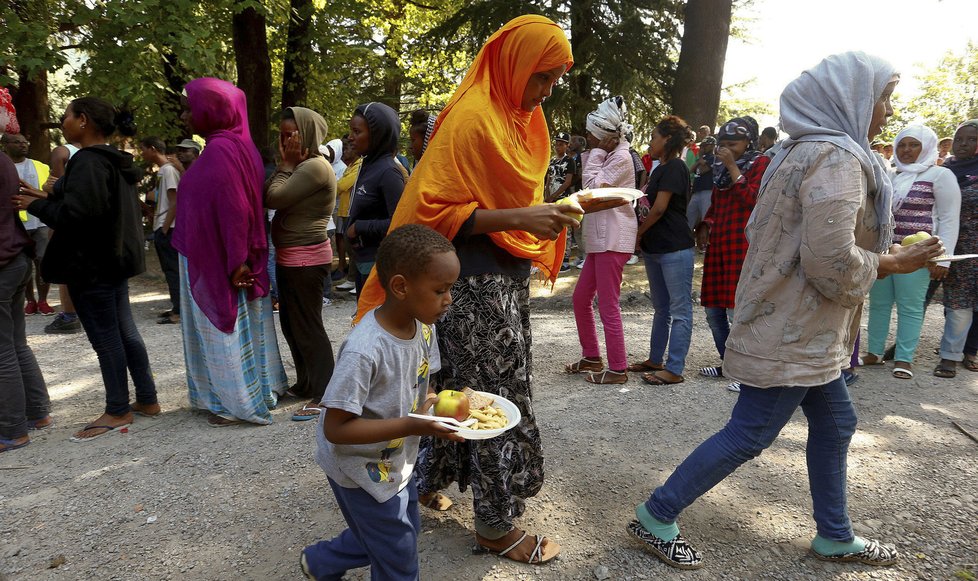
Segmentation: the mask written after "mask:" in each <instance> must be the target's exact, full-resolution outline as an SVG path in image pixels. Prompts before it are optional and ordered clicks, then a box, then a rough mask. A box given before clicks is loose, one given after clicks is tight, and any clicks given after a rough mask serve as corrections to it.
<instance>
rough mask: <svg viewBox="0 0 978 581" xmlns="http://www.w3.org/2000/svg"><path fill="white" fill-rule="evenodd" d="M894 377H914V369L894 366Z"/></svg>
mask: <svg viewBox="0 0 978 581" xmlns="http://www.w3.org/2000/svg"><path fill="white" fill-rule="evenodd" d="M893 377H895V378H897V379H913V371H911V370H909V369H907V368H906V367H894V368H893Z"/></svg>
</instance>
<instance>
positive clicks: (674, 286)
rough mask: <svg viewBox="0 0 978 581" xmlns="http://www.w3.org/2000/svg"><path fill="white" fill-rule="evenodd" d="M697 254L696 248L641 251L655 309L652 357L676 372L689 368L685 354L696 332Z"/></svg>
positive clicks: (672, 371)
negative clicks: (694, 276) (694, 323)
mask: <svg viewBox="0 0 978 581" xmlns="http://www.w3.org/2000/svg"><path fill="white" fill-rule="evenodd" d="M695 255H696V251H695V250H694V249H693V248H686V249H684V250H677V251H676V252H668V253H665V254H650V253H647V252H643V253H642V257H643V259H644V261H645V274H646V276H648V279H649V291H650V293H651V295H652V307H653V310H654V313H653V315H652V331H651V334H650V337H649V361H651V362H652V363H664V365H665V368H666V370H667V371H669V372H670V373H674V374H676V375H682V373H683V371H684V370H685V368H686V355H687V354H688V353H689V345H690V341H691V340H692V336H693V298H692V294H693V261H694V258H695ZM667 347H668V357H666V350H667ZM663 360H665V361H663Z"/></svg>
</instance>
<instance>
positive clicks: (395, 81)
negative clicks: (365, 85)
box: [379, 0, 405, 113]
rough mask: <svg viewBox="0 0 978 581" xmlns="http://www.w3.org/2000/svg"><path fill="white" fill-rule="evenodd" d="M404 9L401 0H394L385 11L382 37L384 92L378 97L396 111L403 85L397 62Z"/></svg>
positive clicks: (399, 108) (398, 109)
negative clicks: (385, 31)
mask: <svg viewBox="0 0 978 581" xmlns="http://www.w3.org/2000/svg"><path fill="white" fill-rule="evenodd" d="M404 9H405V6H404V1H403V0H394V1H393V2H391V3H390V5H389V6H388V9H387V10H386V11H385V15H386V17H387V22H388V23H389V24H388V30H387V37H386V38H385V39H384V57H383V59H384V94H383V95H381V96H380V99H379V100H380V101H381V102H382V103H385V104H387V105H390V106H391V108H392V109H394V110H395V111H397V112H398V113H400V111H401V93H402V90H403V85H404V71H403V70H402V69H401V66H400V64H399V63H398V60H399V59H400V57H401V52H402V51H403V50H404V38H403V37H404V31H403V28H402V26H403V24H404Z"/></svg>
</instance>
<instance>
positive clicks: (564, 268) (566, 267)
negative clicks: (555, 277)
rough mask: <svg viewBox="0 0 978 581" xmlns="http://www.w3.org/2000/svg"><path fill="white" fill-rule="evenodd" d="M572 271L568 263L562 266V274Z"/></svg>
mask: <svg viewBox="0 0 978 581" xmlns="http://www.w3.org/2000/svg"><path fill="white" fill-rule="evenodd" d="M570 269H571V265H569V264H567V263H566V262H565V263H563V264H561V265H560V272H567V271H568V270H570Z"/></svg>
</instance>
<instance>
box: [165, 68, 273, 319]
mask: <svg viewBox="0 0 978 581" xmlns="http://www.w3.org/2000/svg"><path fill="white" fill-rule="evenodd" d="M185 90H186V93H187V102H188V103H189V105H190V112H191V114H192V116H193V127H194V129H195V130H196V132H197V133H199V134H200V135H202V136H203V137H204V138H205V139H206V140H207V147H205V148H204V151H203V152H202V153H201V154H200V157H199V158H198V159H197V161H195V162H194V164H193V165H192V166H190V169H188V170H187V172H186V173H185V174H184V175H183V177H182V178H181V179H180V188H179V192H180V203H179V204H177V220H176V223H177V227H176V228H175V229H174V234H173V247H174V248H176V249H177V250H178V251H179V252H180V254H182V255H184V256H186V257H187V270H188V275H189V278H190V292H191V295H192V296H193V298H194V301H195V302H196V303H197V306H199V307H200V310H201V311H203V312H204V315H206V316H207V319H208V320H210V322H211V323H213V324H214V326H215V327H217V328H218V329H220V330H221V331H222V332H224V333H230V332H232V331H233V330H234V324H235V321H236V320H237V313H238V297H239V294H238V293H239V292H244V291H239V290H237V289H235V288H233V287H232V286H231V273H232V272H234V271H235V269H237V268H238V267H239V266H241V265H242V264H247V265H248V266H249V267H250V268H251V272H252V274H253V275H254V276H255V285H254V286H253V287H252V288H250V289H248V291H247V296H248V300H253V299H256V298H258V297H263V296H265V295H267V294H268V287H269V285H268V272H267V271H266V265H267V264H268V241H267V239H266V238H265V218H264V209H263V208H262V184H263V182H264V178H265V173H264V170H263V168H262V162H261V156H260V155H259V154H258V150H257V149H256V148H255V145H254V144H253V143H252V142H251V132H250V131H249V130H248V110H247V105H246V102H245V95H244V93H243V92H242V91H241V90H240V89H238V88H237V87H235V86H234V85H232V84H231V83H229V82H227V81H222V80H220V79H212V78H201V79H195V80H193V81H191V82H189V83H187V86H186V89H185Z"/></svg>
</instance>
